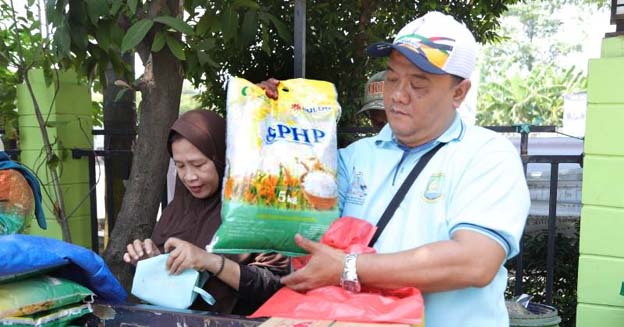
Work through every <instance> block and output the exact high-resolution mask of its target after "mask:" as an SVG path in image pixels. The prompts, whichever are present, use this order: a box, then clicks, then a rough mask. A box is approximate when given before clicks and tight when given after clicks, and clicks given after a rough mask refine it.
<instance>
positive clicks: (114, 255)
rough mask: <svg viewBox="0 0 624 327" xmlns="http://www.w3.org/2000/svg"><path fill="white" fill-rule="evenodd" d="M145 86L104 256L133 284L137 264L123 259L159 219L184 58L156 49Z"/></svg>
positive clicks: (127, 283) (119, 275)
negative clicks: (127, 169)
mask: <svg viewBox="0 0 624 327" xmlns="http://www.w3.org/2000/svg"><path fill="white" fill-rule="evenodd" d="M151 60H152V61H151V63H149V62H148V63H147V64H146V72H145V76H146V77H145V78H144V83H143V86H142V98H143V100H142V102H141V105H140V113H139V114H140V116H139V128H138V138H137V141H136V145H135V149H134V159H133V160H134V161H133V164H132V169H131V171H130V180H129V183H128V185H127V189H126V194H125V195H124V199H123V203H122V206H121V210H120V211H119V215H118V216H117V222H116V224H115V227H114V229H113V230H112V235H111V241H110V243H109V245H108V247H107V248H106V251H105V252H104V259H105V260H106V262H107V263H108V265H109V267H110V268H111V270H112V272H113V273H114V274H115V275H116V276H117V278H119V281H120V282H121V283H122V285H123V286H124V287H125V288H126V289H129V288H130V285H131V284H132V272H133V269H132V267H131V266H130V265H129V264H126V263H125V262H123V258H122V257H123V254H124V252H125V250H126V245H127V244H128V243H129V242H131V241H132V240H134V239H143V238H146V237H149V236H150V234H151V232H152V229H153V228H154V225H155V223H156V214H157V213H158V204H159V203H160V199H161V194H162V191H163V186H164V185H165V176H166V173H167V165H168V162H169V155H168V154H167V150H166V142H167V135H168V131H169V127H170V126H171V125H172V124H173V122H174V121H175V119H176V118H177V117H178V111H179V106H180V96H181V93H182V81H183V77H182V67H181V65H180V62H179V61H178V60H177V59H176V58H175V57H174V56H173V55H172V54H171V52H169V50H168V49H166V48H165V49H163V50H162V51H159V52H158V53H152V58H151Z"/></svg>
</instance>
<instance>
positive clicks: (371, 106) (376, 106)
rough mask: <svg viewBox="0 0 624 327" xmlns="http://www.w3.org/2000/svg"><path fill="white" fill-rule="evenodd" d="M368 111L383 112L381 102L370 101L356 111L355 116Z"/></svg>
mask: <svg viewBox="0 0 624 327" xmlns="http://www.w3.org/2000/svg"><path fill="white" fill-rule="evenodd" d="M368 110H384V103H383V100H375V101H371V102H369V103H367V104H365V105H364V106H363V107H362V109H360V110H358V111H357V112H356V113H355V114H356V115H359V114H361V113H363V112H364V111H368Z"/></svg>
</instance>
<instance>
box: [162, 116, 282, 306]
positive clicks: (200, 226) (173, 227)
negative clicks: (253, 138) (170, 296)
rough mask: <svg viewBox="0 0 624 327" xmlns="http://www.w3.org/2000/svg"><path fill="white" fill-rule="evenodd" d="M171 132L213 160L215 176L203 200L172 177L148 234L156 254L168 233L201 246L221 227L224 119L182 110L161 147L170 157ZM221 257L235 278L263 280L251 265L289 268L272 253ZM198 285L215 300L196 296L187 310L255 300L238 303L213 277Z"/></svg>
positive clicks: (280, 258) (232, 291)
mask: <svg viewBox="0 0 624 327" xmlns="http://www.w3.org/2000/svg"><path fill="white" fill-rule="evenodd" d="M175 134H178V135H180V136H182V137H183V138H185V139H186V140H188V141H189V142H191V144H193V145H194V146H195V147H196V148H197V149H199V150H200V151H201V152H202V153H203V154H204V155H205V156H206V157H208V158H209V159H210V160H212V161H213V162H214V164H215V167H216V168H217V173H218V174H219V188H218V189H217V190H216V191H215V193H214V194H212V195H210V196H209V197H208V198H205V199H197V198H195V197H194V196H193V195H192V194H191V192H189V190H188V189H187V188H186V187H185V186H184V184H183V183H182V181H181V180H180V178H179V177H177V176H176V186H175V193H174V196H173V200H171V203H169V205H168V206H167V207H166V208H165V210H164V211H163V214H162V216H161V218H160V220H159V221H158V223H156V227H154V231H153V232H152V240H153V241H154V243H155V244H156V246H158V248H159V249H160V250H161V252H162V251H163V246H164V244H165V242H166V241H167V239H168V238H169V237H177V238H179V239H182V240H184V241H187V242H191V243H193V244H194V245H196V246H198V247H200V248H202V249H204V248H205V246H206V245H207V244H209V243H210V241H211V240H212V237H213V235H214V234H215V233H216V231H217V229H218V228H219V225H221V187H222V183H221V181H222V180H223V175H224V173H225V137H226V134H225V120H224V119H223V118H221V117H219V116H218V115H217V114H215V113H214V112H211V111H207V110H201V109H199V110H192V111H188V112H186V113H184V114H183V115H181V116H180V117H179V118H178V120H176V121H175V122H174V123H173V126H171V130H170V132H169V140H168V142H167V149H168V150H169V154H170V155H172V151H171V145H172V141H173V136H174V135H175ZM226 256H227V257H228V258H229V259H231V260H234V261H236V262H238V263H239V264H241V276H242V275H243V274H245V275H248V276H249V275H250V274H252V275H255V276H256V277H258V278H259V279H262V278H263V277H264V278H269V277H266V276H269V275H268V274H258V273H253V272H251V271H250V270H253V267H252V266H255V267H259V268H266V269H268V270H271V271H273V272H275V273H277V274H279V275H283V274H286V273H288V271H289V265H288V262H289V261H288V258H287V257H285V256H282V255H278V254H240V255H226ZM248 267H252V268H248ZM252 279H253V278H249V279H246V280H248V281H249V282H250V283H255V281H252ZM241 286H242V285H241ZM203 289H204V290H206V291H208V292H209V293H210V294H211V295H212V296H213V297H214V298H215V299H216V303H215V305H214V306H210V305H208V304H206V303H204V302H203V301H201V300H197V301H195V303H194V304H193V305H192V306H191V309H195V310H208V311H212V312H222V313H231V312H235V313H239V314H249V313H251V312H253V311H254V310H255V308H256V307H257V305H256V304H255V303H252V305H253V307H250V308H248V307H246V305H247V304H248V303H246V302H244V301H241V302H240V303H239V302H238V292H236V291H235V290H234V289H232V288H231V287H229V286H228V285H226V284H225V283H224V282H222V281H221V280H220V279H218V278H210V279H208V282H206V284H205V285H204V287H203ZM276 290H277V289H276ZM251 309H253V310H251ZM250 310H251V311H250Z"/></svg>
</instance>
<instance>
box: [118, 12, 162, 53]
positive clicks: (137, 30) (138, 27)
mask: <svg viewBox="0 0 624 327" xmlns="http://www.w3.org/2000/svg"><path fill="white" fill-rule="evenodd" d="M152 26H154V21H153V20H151V19H142V20H140V21H138V22H136V23H134V25H132V26H131V27H130V28H129V29H128V31H127V32H126V35H124V37H123V40H122V41H121V53H124V52H127V51H128V50H130V49H133V48H134V47H136V46H137V45H138V44H139V43H140V42H141V41H143V39H144V38H145V36H146V35H147V32H149V30H150V29H151V28H152Z"/></svg>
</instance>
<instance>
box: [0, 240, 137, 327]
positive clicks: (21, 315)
mask: <svg viewBox="0 0 624 327" xmlns="http://www.w3.org/2000/svg"><path fill="white" fill-rule="evenodd" d="M0 258H2V260H0V326H66V325H68V324H69V323H70V321H71V320H73V319H75V318H77V317H80V316H82V315H84V314H87V313H89V312H91V306H90V304H89V303H90V302H91V301H92V299H93V297H94V296H97V297H98V299H100V300H102V301H105V302H109V303H119V302H123V301H125V299H126V297H127V294H126V292H125V291H124V289H123V288H122V287H121V285H120V284H119V282H118V281H117V279H115V277H114V276H113V275H112V273H111V272H110V270H109V269H108V267H107V266H106V264H105V263H104V261H103V260H102V258H101V257H99V256H98V255H97V254H95V253H94V252H92V251H90V250H87V249H85V248H83V247H80V246H77V245H73V244H69V243H66V242H63V241H59V240H55V239H50V238H45V237H39V236H31V235H20V234H16V235H2V236H0Z"/></svg>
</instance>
